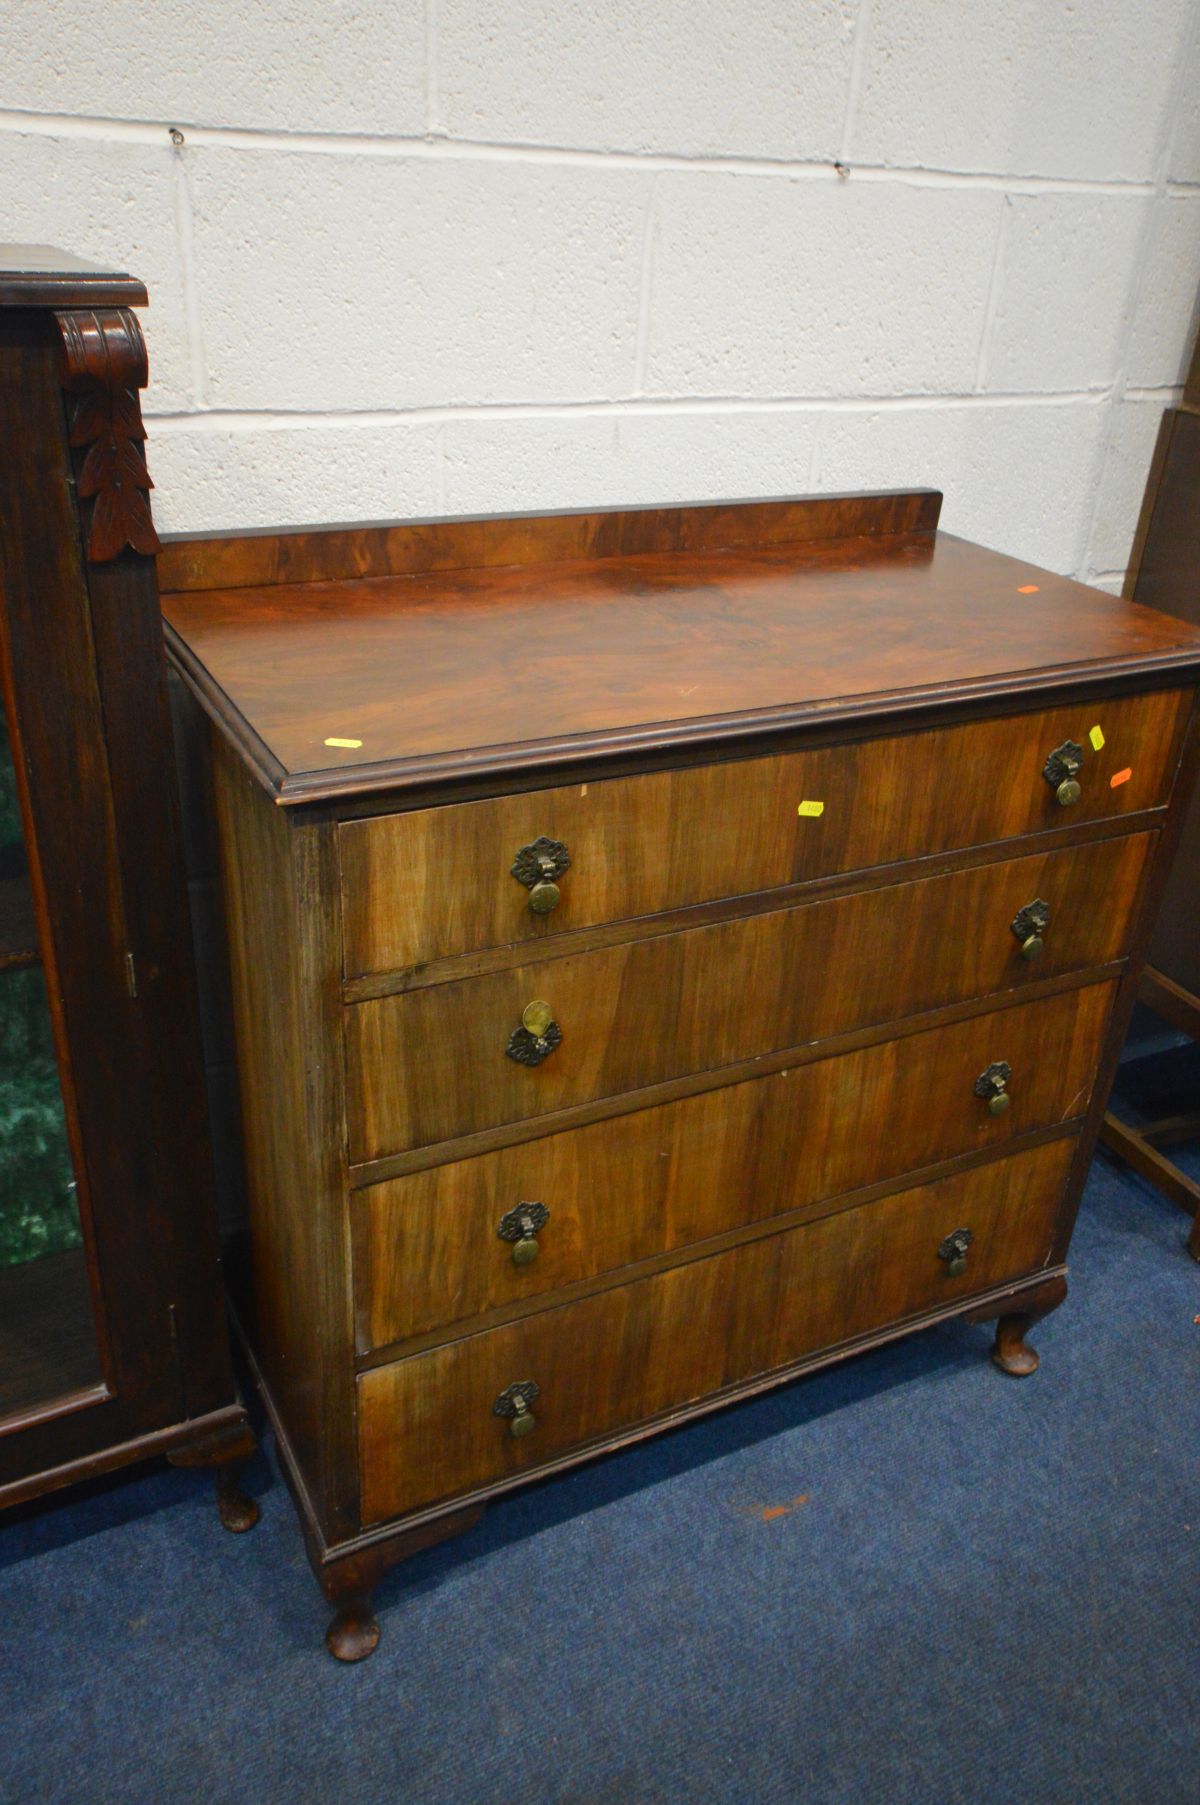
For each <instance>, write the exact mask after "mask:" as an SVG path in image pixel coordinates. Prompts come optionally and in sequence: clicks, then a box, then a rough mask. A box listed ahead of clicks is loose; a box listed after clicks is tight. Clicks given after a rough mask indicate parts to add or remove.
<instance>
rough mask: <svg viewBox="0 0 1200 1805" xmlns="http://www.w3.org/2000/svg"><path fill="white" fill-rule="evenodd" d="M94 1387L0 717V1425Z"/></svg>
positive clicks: (87, 1305)
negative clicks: (3, 1418) (0, 1418)
mask: <svg viewBox="0 0 1200 1805" xmlns="http://www.w3.org/2000/svg"><path fill="white" fill-rule="evenodd" d="M99 1376H100V1371H99V1362H98V1359H97V1354H96V1347H95V1334H94V1329H93V1318H92V1306H91V1297H90V1292H89V1286H88V1279H87V1270H86V1265H85V1260H84V1250H83V1231H82V1227H81V1224H80V1218H79V1204H78V1199H77V1196H76V1188H75V1171H74V1167H73V1164H72V1160H71V1150H70V1145H69V1143H68V1140H67V1124H66V1116H65V1113H64V1109H63V1097H62V1087H61V1084H60V1081H59V1073H58V1060H57V1057H56V1054H55V1049H54V1039H53V1035H52V1032H51V1025H50V1007H49V1003H48V1001H47V997H46V984H45V978H44V976H43V973H42V968H41V959H40V957H39V952H38V944H37V929H36V924H35V917H34V908H33V898H32V893H31V891H30V885H29V870H28V861H27V859H26V854H25V844H24V839H23V835H22V828H21V815H20V808H19V804H18V800H17V792H16V782H15V775H14V772H13V762H12V752H11V748H10V746H9V740H8V730H7V723H6V722H5V720H4V717H3V713H2V711H0V1414H3V1413H6V1412H8V1411H11V1410H18V1409H27V1408H29V1407H30V1406H32V1405H36V1404H40V1403H48V1402H51V1401H52V1400H53V1398H54V1397H55V1396H57V1395H58V1394H60V1393H62V1392H68V1391H75V1390H78V1389H80V1388H81V1387H82V1386H86V1385H93V1384H95V1383H96V1382H97V1380H98V1379H99Z"/></svg>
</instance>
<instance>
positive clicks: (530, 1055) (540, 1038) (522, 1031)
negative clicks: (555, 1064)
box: [504, 1022, 562, 1065]
mask: <svg viewBox="0 0 1200 1805" xmlns="http://www.w3.org/2000/svg"><path fill="white" fill-rule="evenodd" d="M561 1042H562V1029H561V1028H560V1027H559V1025H558V1023H557V1022H548V1023H547V1024H546V1031H545V1033H544V1034H531V1033H530V1032H529V1029H528V1028H514V1029H513V1031H512V1033H511V1034H510V1035H509V1037H508V1045H507V1046H506V1047H505V1049H504V1051H505V1052H506V1053H507V1054H508V1057H509V1058H510V1059H515V1060H516V1062H517V1064H518V1065H541V1063H542V1061H543V1059H548V1058H549V1057H550V1055H551V1053H553V1051H554V1049H555V1047H557V1046H559V1045H560V1044H561Z"/></svg>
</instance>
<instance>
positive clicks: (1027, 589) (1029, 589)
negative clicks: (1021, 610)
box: [1017, 583, 1038, 595]
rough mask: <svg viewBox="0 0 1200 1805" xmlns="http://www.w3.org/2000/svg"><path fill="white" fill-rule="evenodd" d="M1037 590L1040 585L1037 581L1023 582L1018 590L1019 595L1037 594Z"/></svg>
mask: <svg viewBox="0 0 1200 1805" xmlns="http://www.w3.org/2000/svg"><path fill="white" fill-rule="evenodd" d="M1037 592H1038V585H1037V584H1036V583H1022V584H1021V586H1020V588H1019V589H1018V590H1017V594H1018V595H1036V594H1037Z"/></svg>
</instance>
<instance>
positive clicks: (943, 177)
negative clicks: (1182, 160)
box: [0, 108, 1200, 195]
mask: <svg viewBox="0 0 1200 1805" xmlns="http://www.w3.org/2000/svg"><path fill="white" fill-rule="evenodd" d="M174 123H176V124H178V123H179V122H178V120H176V121H174ZM168 129H169V126H168V124H167V123H166V122H164V121H162V120H129V119H114V118H111V117H103V116H99V115H94V116H93V115H77V114H63V113H36V112H23V111H20V110H18V109H15V108H8V109H2V108H0V132H14V133H25V134H27V135H30V134H32V135H36V136H43V137H52V138H54V137H56V138H83V139H89V140H91V139H96V138H101V139H105V138H107V139H113V140H123V141H126V142H137V143H144V144H161V143H162V141H163V138H164V136H165V135H166V133H167V131H168ZM180 129H181V130H183V131H184V132H186V134H187V138H188V142H189V143H190V144H191V145H193V146H196V147H200V146H203V147H206V148H215V149H230V150H271V151H275V152H283V153H291V154H293V155H323V156H356V157H363V156H367V157H379V158H384V159H387V158H396V159H399V158H404V157H409V158H424V159H432V160H439V159H441V160H455V161H472V160H474V161H478V162H495V163H547V164H555V165H559V164H568V165H570V164H575V165H581V166H585V167H591V168H603V169H638V170H643V171H646V170H649V171H656V172H657V171H660V170H669V171H676V172H679V173H684V174H699V175H705V174H716V175H720V174H732V175H761V176H780V177H784V178H786V179H787V180H789V181H805V180H807V181H835V180H837V177H836V174H835V171H834V169H833V165H832V164H831V163H830V162H829V161H828V160H827V159H824V160H821V159H818V160H813V159H806V158H785V157H739V156H730V155H716V154H713V155H706V156H689V155H687V154H684V153H682V152H674V151H671V152H653V153H650V152H647V153H642V152H640V151H627V150H613V151H609V150H597V149H576V148H572V147H570V146H566V145H547V144H521V143H499V142H494V141H490V140H487V139H478V138H448V137H446V136H444V135H438V136H436V137H424V136H417V135H411V136H400V135H388V134H384V133H377V134H372V133H350V132H343V133H339V132H325V133H322V132H285V131H280V130H277V129H275V128H261V129H259V128H252V127H246V126H236V127H235V126H207V125H197V124H196V123H194V122H190V123H189V122H188V121H187V120H184V121H183V123H182V125H181V126H180ZM854 177H855V180H856V181H860V182H884V183H898V184H900V185H902V186H906V187H920V188H954V189H959V188H981V189H987V190H990V189H997V188H998V189H1001V190H1002V191H1004V192H1006V193H1016V194H1023V193H1029V194H1038V193H1063V194H1070V193H1079V194H1124V195H1128V194H1152V193H1154V192H1155V188H1154V183H1153V181H1147V180H1122V179H1112V180H1104V181H1100V180H1090V179H1088V178H1085V177H1082V176H1039V175H1031V174H1019V173H1014V172H1012V171H1007V172H1005V171H999V170H949V169H938V168H933V167H925V166H923V165H907V166H906V165H899V164H897V165H895V166H892V165H884V164H862V165H856V166H855V169H854ZM1175 186H1178V187H1180V188H1181V189H1182V188H1183V187H1185V186H1186V185H1185V184H1182V183H1180V184H1175ZM1193 186H1195V187H1197V188H1200V184H1194V185H1193Z"/></svg>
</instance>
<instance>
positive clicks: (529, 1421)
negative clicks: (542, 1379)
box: [492, 1379, 541, 1438]
mask: <svg viewBox="0 0 1200 1805" xmlns="http://www.w3.org/2000/svg"><path fill="white" fill-rule="evenodd" d="M540 1392H541V1386H540V1385H538V1384H537V1383H536V1381H535V1380H533V1379H518V1380H517V1381H516V1383H515V1384H513V1385H506V1386H505V1388H504V1390H503V1391H502V1392H501V1393H500V1396H499V1397H498V1398H497V1399H496V1402H495V1403H494V1404H493V1405H492V1415H493V1416H499V1417H503V1418H505V1419H506V1420H507V1422H508V1433H509V1434H510V1435H515V1436H517V1437H518V1438H520V1437H521V1436H523V1435H532V1433H533V1431H534V1430H535V1429H536V1428H537V1418H536V1417H535V1416H534V1414H533V1411H532V1409H531V1405H532V1404H533V1401H534V1399H535V1398H536V1397H538V1396H539V1394H540Z"/></svg>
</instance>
